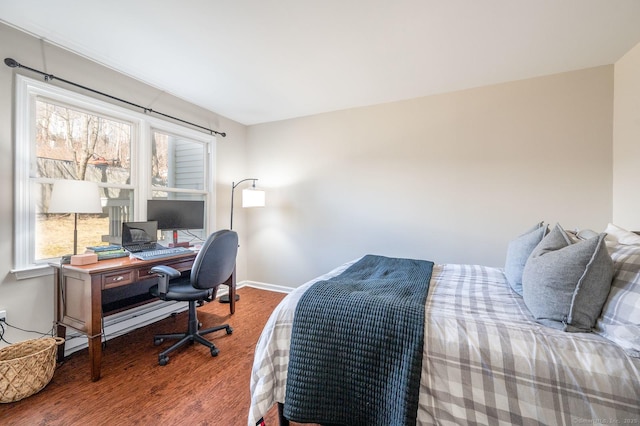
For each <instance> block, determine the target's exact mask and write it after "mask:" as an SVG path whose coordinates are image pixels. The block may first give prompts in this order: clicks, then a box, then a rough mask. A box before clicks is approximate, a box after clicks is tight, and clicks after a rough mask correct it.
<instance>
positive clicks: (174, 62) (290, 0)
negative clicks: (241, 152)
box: [0, 0, 640, 125]
mask: <svg viewBox="0 0 640 426" xmlns="http://www.w3.org/2000/svg"><path fill="white" fill-rule="evenodd" d="M0 20H1V21H3V22H5V23H8V24H10V25H12V26H15V27H17V28H20V29H23V30H25V31H27V32H30V33H32V34H34V35H37V36H38V37H41V38H43V39H45V40H46V41H48V42H51V43H54V44H57V45H60V46H63V47H65V48H67V49H69V50H71V51H74V52H76V53H79V54H81V55H84V56H86V57H88V58H91V59H93V60H95V61H97V62H99V63H102V64H104V65H107V66H109V67H111V68H114V69H116V70H118V71H121V72H123V73H125V74H128V75H130V76H132V77H135V78H137V79H139V80H142V81H144V82H146V83H148V84H150V85H152V86H155V87H157V88H159V89H161V90H163V91H166V92H169V93H171V94H173V95H176V96H178V97H180V98H183V99H185V100H187V101H190V102H192V103H194V104H197V105H200V106H202V107H204V108H207V109H209V110H211V111H214V112H216V113H218V114H220V115H223V116H226V117H228V118H231V119H233V120H236V121H238V122H240V123H243V124H247V125H250V124H255V123H262V122H269V121H275V120H282V119H287V118H292V117H299V116H305V115H311V114H316V113H320V112H326V111H333V110H339V109H345V108H351V107H357V106H364V105H372V104H378V103H384V102H390V101H397V100H402V99H408V98H415V97H420V96H425V95H431V94H435V93H443V92H450V91H454V90H460V89H466V88H471V87H478V86H484V85H488V84H494V83H500V82H504V81H512V80H518V79H524V78H530V77H535V76H540V75H547V74H553V73H558V72H564V71H570V70H576V69H581V68H588V67H593V66H599V65H605V64H612V63H615V62H616V61H617V60H618V59H620V58H621V57H622V56H623V55H624V54H625V53H626V52H627V51H628V50H630V49H631V48H632V47H633V46H635V45H636V44H637V43H639V42H640V1H639V0H224V1H223V0H182V1H177V0H135V1H131V0H109V1H105V0H83V1H77V0H56V1H51V0H46V1H45V0H0ZM14 59H15V60H17V61H18V62H20V58H19V57H15V58H14ZM25 65H27V66H29V64H25ZM47 71H48V72H51V73H53V74H56V72H55V70H47ZM61 77H64V76H61ZM77 83H80V84H82V82H80V81H77Z"/></svg>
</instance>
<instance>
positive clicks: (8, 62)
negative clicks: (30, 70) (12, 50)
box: [4, 58, 20, 68]
mask: <svg viewBox="0 0 640 426" xmlns="http://www.w3.org/2000/svg"><path fill="white" fill-rule="evenodd" d="M4 64H5V65H6V66H8V67H11V68H15V67H19V66H20V64H19V63H18V61H16V60H15V59H13V58H4Z"/></svg>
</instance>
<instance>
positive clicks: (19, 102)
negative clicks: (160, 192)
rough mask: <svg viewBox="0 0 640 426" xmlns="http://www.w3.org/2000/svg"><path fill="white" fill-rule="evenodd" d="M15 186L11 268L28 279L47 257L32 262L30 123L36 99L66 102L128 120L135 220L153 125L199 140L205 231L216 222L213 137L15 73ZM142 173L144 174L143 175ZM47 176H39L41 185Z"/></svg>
mask: <svg viewBox="0 0 640 426" xmlns="http://www.w3.org/2000/svg"><path fill="white" fill-rule="evenodd" d="M15 84H16V87H15V110H14V113H15V141H16V143H14V149H15V166H14V170H15V188H14V194H15V197H14V224H15V229H14V238H13V240H14V260H13V264H14V269H13V270H12V272H13V273H14V274H15V276H16V277H17V278H18V279H21V278H30V277H33V276H39V275H42V272H43V271H44V270H47V271H49V270H50V268H48V267H46V266H47V265H48V261H40V262H35V260H34V259H33V253H35V249H34V244H35V203H33V202H32V198H33V191H32V188H31V186H32V185H31V182H32V180H31V170H30V165H31V164H33V162H32V161H31V160H32V157H31V156H32V155H33V153H34V152H35V150H34V149H33V147H32V146H31V145H32V144H33V143H34V141H35V138H34V133H35V128H34V126H33V125H32V123H31V117H32V113H33V108H35V97H36V96H44V97H47V98H50V99H52V100H54V101H56V102H62V103H66V104H68V105H69V106H71V107H78V108H83V109H86V110H88V111H94V112H96V113H99V114H104V115H106V116H110V117H114V118H116V119H118V120H123V121H126V122H129V123H131V124H132V126H133V129H132V135H131V184H130V185H124V186H123V188H130V189H134V212H135V213H134V215H135V217H134V220H144V218H145V217H146V214H147V212H146V208H147V207H146V200H147V199H150V198H151V194H152V190H153V189H158V188H152V186H151V170H150V167H151V164H150V163H151V162H150V161H143V159H145V158H150V156H151V148H150V147H151V143H150V140H151V134H152V133H151V132H152V129H157V130H163V131H166V132H170V133H172V134H175V135H179V136H181V137H184V138H188V139H192V140H196V141H198V142H201V143H204V144H205V146H206V147H207V148H206V152H207V154H208V158H207V159H206V163H205V173H206V178H205V189H204V190H202V191H189V192H201V193H202V194H203V195H205V201H206V205H207V206H208V210H207V220H206V223H205V226H206V229H207V230H210V229H214V226H215V211H216V208H215V200H216V194H215V188H216V186H215V182H214V179H215V173H214V170H215V165H216V162H215V160H216V156H215V153H216V149H215V147H216V138H215V136H213V135H207V134H204V133H202V132H199V131H196V130H193V129H189V128H186V127H183V126H181V125H178V124H174V123H170V122H167V121H164V120H161V119H158V118H155V117H151V116H148V115H146V114H143V113H139V112H136V111H132V110H130V109H126V108H123V107H119V106H116V105H113V104H111V103H108V102H105V101H101V100H99V99H96V98H92V97H89V96H85V95H81V94H79V93H76V92H73V91H69V90H66V89H63V88H60V87H57V86H53V85H51V84H50V83H47V82H42V81H38V80H34V79H31V78H29V77H25V76H23V75H19V74H18V75H16V79H15ZM144 176H146V178H142V177H144ZM48 181H51V182H52V180H51V179H45V178H43V179H42V180H41V182H43V183H46V182H48Z"/></svg>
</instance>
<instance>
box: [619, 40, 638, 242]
mask: <svg viewBox="0 0 640 426" xmlns="http://www.w3.org/2000/svg"><path fill="white" fill-rule="evenodd" d="M614 94H615V95H614V112H615V114H614V117H615V119H614V122H613V142H614V143H613V165H614V168H613V221H614V223H616V224H617V225H619V226H622V227H623V228H626V229H631V230H636V231H638V230H640V190H639V189H638V188H640V44H638V45H636V47H634V48H633V49H631V50H630V51H629V52H627V54H626V55H625V56H624V57H623V58H622V59H620V60H619V61H618V62H616V64H615V88H614Z"/></svg>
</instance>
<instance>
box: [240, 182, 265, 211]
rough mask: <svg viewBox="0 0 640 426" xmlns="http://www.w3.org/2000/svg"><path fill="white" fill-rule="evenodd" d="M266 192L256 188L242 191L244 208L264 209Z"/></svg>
mask: <svg viewBox="0 0 640 426" xmlns="http://www.w3.org/2000/svg"><path fill="white" fill-rule="evenodd" d="M264 199H265V195H264V191H262V190H260V189H256V188H255V187H252V188H247V189H243V190H242V207H264Z"/></svg>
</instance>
